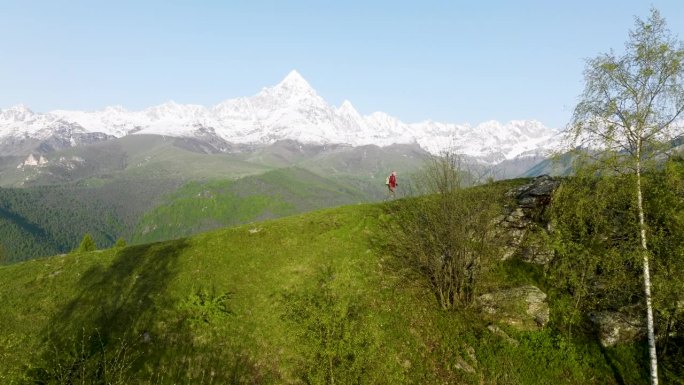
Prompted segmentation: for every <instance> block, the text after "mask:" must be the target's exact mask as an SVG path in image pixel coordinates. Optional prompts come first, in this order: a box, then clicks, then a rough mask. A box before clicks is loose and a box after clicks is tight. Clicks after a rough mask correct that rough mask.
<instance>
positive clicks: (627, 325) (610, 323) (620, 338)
mask: <svg viewBox="0 0 684 385" xmlns="http://www.w3.org/2000/svg"><path fill="white" fill-rule="evenodd" d="M642 318H643V317H639V316H634V315H629V314H627V312H626V311H625V310H623V311H621V312H616V311H600V312H596V313H593V314H591V315H590V319H591V321H592V322H593V323H594V324H595V325H596V326H597V328H598V334H599V339H600V341H601V345H603V346H604V347H610V346H615V345H621V344H626V343H630V342H633V341H636V340H638V339H640V338H642V337H644V336H645V335H646V327H645V326H644V320H643V319H642Z"/></svg>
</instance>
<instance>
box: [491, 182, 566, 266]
mask: <svg viewBox="0 0 684 385" xmlns="http://www.w3.org/2000/svg"><path fill="white" fill-rule="evenodd" d="M559 184H560V181H559V180H557V179H555V178H552V177H550V176H548V175H542V176H539V177H537V178H535V179H534V180H532V181H531V182H530V183H528V184H525V185H522V186H520V187H516V188H514V189H511V190H509V191H508V192H507V193H506V196H507V197H509V198H513V201H514V204H513V205H511V206H510V207H508V208H507V212H506V213H505V215H504V216H503V218H502V220H501V222H500V226H501V229H502V230H503V231H504V232H505V233H506V234H507V238H508V243H507V245H506V246H505V247H504V250H503V253H502V255H501V259H502V260H506V259H509V258H511V257H513V256H518V257H519V258H521V259H522V260H524V261H527V262H532V263H538V264H545V263H547V262H548V261H549V260H550V259H551V257H552V256H553V252H552V250H551V249H550V247H549V246H548V242H547V238H548V237H547V233H548V231H549V223H548V221H547V219H546V217H545V215H544V214H545V212H546V208H547V207H548V206H549V204H550V203H551V197H552V195H553V192H554V191H555V190H556V188H557V187H558V185H559Z"/></svg>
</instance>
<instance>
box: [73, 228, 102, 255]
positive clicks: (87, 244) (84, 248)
mask: <svg viewBox="0 0 684 385" xmlns="http://www.w3.org/2000/svg"><path fill="white" fill-rule="evenodd" d="M95 250H97V244H95V241H94V240H93V237H92V236H91V235H90V234H89V233H86V234H85V235H84V236H83V240H81V243H80V244H79V245H78V248H77V249H76V250H75V251H76V252H78V253H85V252H88V251H95Z"/></svg>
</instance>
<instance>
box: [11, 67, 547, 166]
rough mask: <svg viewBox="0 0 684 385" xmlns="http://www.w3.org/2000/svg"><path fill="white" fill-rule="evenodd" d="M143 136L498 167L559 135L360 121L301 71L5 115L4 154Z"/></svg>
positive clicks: (506, 127)
mask: <svg viewBox="0 0 684 385" xmlns="http://www.w3.org/2000/svg"><path fill="white" fill-rule="evenodd" d="M139 134H155V135H164V136H172V137H182V138H195V139H200V140H201V143H209V146H205V147H206V149H207V151H211V152H232V151H234V150H235V145H248V146H252V147H259V146H264V145H270V144H273V143H275V142H278V141H283V140H293V141H297V142H299V143H302V144H313V145H333V144H341V145H347V146H352V147H357V146H365V145H376V146H381V147H383V146H388V145H392V144H412V143H414V144H418V145H419V146H420V147H422V148H423V149H424V150H427V151H429V152H432V153H439V152H440V151H441V150H443V149H446V148H450V149H453V150H455V151H457V152H459V153H461V154H463V155H467V156H469V157H471V158H473V159H475V160H477V161H478V162H481V163H486V164H490V165H493V164H498V163H500V162H502V161H504V160H510V159H514V158H516V157H526V156H539V155H540V154H544V153H545V151H547V150H549V149H551V148H553V147H554V145H555V143H556V142H557V139H556V138H557V134H558V132H557V130H555V129H551V128H548V127H545V126H544V125H542V124H541V123H540V122H537V121H534V120H516V121H511V122H509V123H505V124H502V123H499V122H496V121H489V122H484V123H481V124H479V125H476V126H471V125H469V124H454V123H441V122H434V121H430V120H427V121H424V122H420V123H411V124H407V123H404V122H402V121H400V120H399V119H397V118H394V117H392V116H389V115H387V114H386V113H383V112H374V113H372V114H370V115H367V116H363V115H361V114H360V113H359V112H358V111H357V110H356V109H355V108H354V106H353V105H352V103H351V102H349V101H345V102H343V103H342V105H341V106H339V107H334V106H332V105H329V104H328V103H327V102H326V101H325V100H323V98H321V97H320V96H319V95H318V94H317V93H316V91H315V90H314V89H313V88H312V87H311V85H310V84H309V83H308V82H307V81H306V80H305V79H304V78H303V77H302V76H301V75H300V74H299V73H297V72H296V71H292V72H290V73H289V74H288V75H287V76H286V77H285V78H284V79H283V80H282V81H281V82H280V83H278V84H277V85H275V86H273V87H268V88H264V89H263V90H261V91H260V92H259V93H257V94H256V95H254V96H251V97H242V98H236V99H229V100H226V101H224V102H221V103H219V104H217V105H215V106H213V107H204V106H199V105H182V104H178V103H175V102H168V103H164V104H161V105H158V106H154V107H150V108H147V109H145V110H142V111H127V110H125V109H123V108H121V107H107V108H105V109H103V110H101V111H93V112H83V111H65V110H55V111H51V112H48V113H44V114H41V113H35V112H33V111H31V110H30V109H28V108H27V107H25V106H15V107H11V108H8V109H5V110H0V153H2V154H3V155H13V154H17V155H27V154H28V153H29V152H30V151H36V152H39V153H48V152H50V151H54V150H57V149H62V148H65V147H69V146H78V145H80V144H87V143H94V142H97V141H103V140H108V139H111V138H114V137H116V138H120V137H124V136H130V135H139ZM198 143H199V142H198ZM198 143H195V144H198Z"/></svg>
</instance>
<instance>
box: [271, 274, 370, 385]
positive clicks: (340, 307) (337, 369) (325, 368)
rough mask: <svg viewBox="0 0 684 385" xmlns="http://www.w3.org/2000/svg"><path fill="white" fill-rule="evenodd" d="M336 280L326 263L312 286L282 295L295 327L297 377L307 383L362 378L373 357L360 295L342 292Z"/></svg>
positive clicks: (286, 315)
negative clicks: (298, 357)
mask: <svg viewBox="0 0 684 385" xmlns="http://www.w3.org/2000/svg"><path fill="white" fill-rule="evenodd" d="M334 280H335V274H334V270H333V268H332V267H331V266H326V267H324V269H323V270H322V271H321V272H320V273H319V278H318V285H317V287H315V288H314V289H313V291H310V292H305V293H301V292H296V291H294V292H289V293H286V294H285V295H284V296H283V301H284V302H285V306H286V310H285V313H284V315H283V318H284V319H285V320H287V321H289V322H291V323H292V324H293V326H294V325H296V329H297V330H298V333H297V337H298V341H299V344H300V345H299V349H298V350H299V351H300V352H301V358H300V363H299V365H298V369H297V371H298V376H299V377H300V378H301V379H302V381H304V383H308V384H335V383H339V384H355V383H365V382H367V378H366V377H368V376H369V375H370V376H372V375H373V374H372V373H368V372H369V370H370V369H371V368H372V365H373V359H374V357H373V355H372V353H373V351H372V348H371V345H372V341H371V340H370V338H369V336H367V335H366V333H365V332H364V328H363V326H364V325H363V318H364V314H363V309H362V308H361V306H360V305H359V304H358V298H344V297H343V296H341V295H340V293H339V291H338V290H336V289H335V288H334V284H335V282H334Z"/></svg>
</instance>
